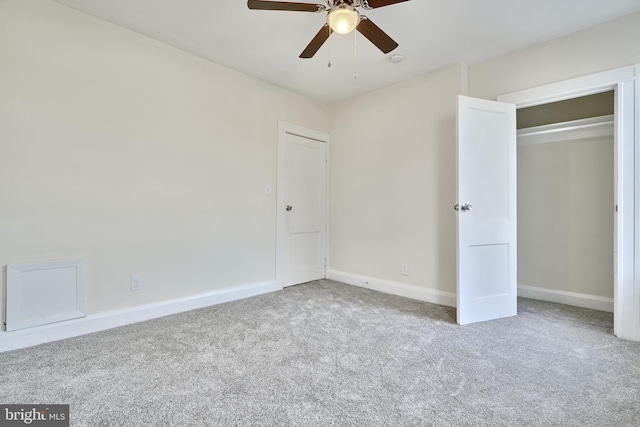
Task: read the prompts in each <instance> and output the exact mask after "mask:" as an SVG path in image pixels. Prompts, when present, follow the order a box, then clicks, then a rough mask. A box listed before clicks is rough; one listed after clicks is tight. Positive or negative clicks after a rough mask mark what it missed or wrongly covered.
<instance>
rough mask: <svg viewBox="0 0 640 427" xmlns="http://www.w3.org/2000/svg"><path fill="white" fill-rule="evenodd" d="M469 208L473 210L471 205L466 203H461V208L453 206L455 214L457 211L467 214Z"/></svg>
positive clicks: (457, 205)
mask: <svg viewBox="0 0 640 427" xmlns="http://www.w3.org/2000/svg"><path fill="white" fill-rule="evenodd" d="M471 208H473V206H472V205H470V204H468V203H463V204H462V206H460V205H459V204H457V203H456V204H455V206H454V207H453V209H454V210H455V211H456V212H457V211H462V212H467V211H470V210H471Z"/></svg>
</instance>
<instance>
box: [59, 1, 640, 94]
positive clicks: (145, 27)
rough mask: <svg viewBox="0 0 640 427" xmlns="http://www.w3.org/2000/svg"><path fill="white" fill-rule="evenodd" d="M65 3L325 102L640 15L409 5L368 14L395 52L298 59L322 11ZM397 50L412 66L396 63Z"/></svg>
mask: <svg viewBox="0 0 640 427" xmlns="http://www.w3.org/2000/svg"><path fill="white" fill-rule="evenodd" d="M57 1H59V2H60V3H63V4H66V5H69V6H71V7H73V8H76V9H79V10H82V11H84V12H87V13H89V14H91V15H94V16H97V17H99V18H102V19H105V20H107V21H110V22H113V23H115V24H118V25H121V26H123V27H126V28H129V29H131V30H134V31H136V32H139V33H142V34H145V35H147V36H149V37H152V38H154V39H157V40H160V41H162V42H165V43H167V44H170V45H172V46H175V47H177V48H180V49H183V50H185V51H188V52H191V53H193V54H196V55H198V56H201V57H203V58H207V59H210V60H211V61H213V62H216V63H218V64H222V65H224V66H227V67H229V68H232V69H235V70H238V71H241V72H243V73H245V74H249V75H251V76H254V77H257V78H258V79H261V80H265V81H267V82H270V83H273V84H275V85H278V86H281V87H283V88H287V89H290V90H292V91H294V92H298V93H300V94H303V95H306V96H309V97H311V98H314V99H317V100H320V101H323V102H326V103H334V102H338V101H341V100H344V99H347V98H350V97H353V96H356V95H359V94H362V93H365V92H369V91H371V90H374V89H378V88H381V87H384V86H388V85H391V84H393V83H397V82H399V81H402V80H406V79H408V78H411V77H414V76H417V75H419V74H423V73H426V72H428V71H431V70H434V69H437V68H440V67H443V66H446V65H449V64H452V63H455V62H458V61H463V62H466V63H469V64H471V63H474V62H476V61H480V60H483V59H487V58H491V57H493V56H497V55H500V54H503V53H506V52H509V51H512V50H516V49H520V48H523V47H526V46H528V45H531V44H534V43H539V42H543V41H545V40H549V39H553V38H555V37H558V36H561V35H564V34H568V33H572V32H574V31H577V30H580V29H583V28H586V27H590V26H592V25H595V24H598V23H601V22H605V21H608V20H611V19H613V18H616V17H619V16H622V15H626V14H629V13H632V12H635V11H638V10H640V0H411V1H407V2H404V3H399V4H395V5H391V6H386V7H382V8H378V9H375V10H371V11H365V12H364V14H365V15H366V16H368V17H369V18H370V19H371V20H372V21H373V22H374V23H376V24H377V25H378V26H379V27H381V28H382V29H383V30H384V31H385V32H386V33H387V34H389V35H390V36H391V37H392V38H393V39H394V40H395V41H396V42H398V43H399V45H400V46H399V47H398V48H397V49H396V50H394V51H393V52H391V53H390V54H387V55H384V54H383V53H382V52H380V51H379V50H378V49H377V48H376V47H374V46H373V45H372V44H371V43H370V42H369V41H368V40H367V39H365V38H364V37H362V36H361V35H360V34H358V33H357V32H354V33H352V34H347V35H340V34H333V35H332V36H331V38H330V39H329V42H327V43H325V45H324V46H323V47H322V48H321V49H320V50H319V51H318V53H317V54H316V55H315V57H314V58H312V59H299V58H298V55H299V54H300V52H302V50H303V49H304V48H305V46H306V45H307V44H308V43H309V41H311V39H312V38H313V36H315V34H316V33H317V32H318V31H319V29H320V28H321V27H322V25H323V24H324V22H325V14H324V13H306V12H283V11H262V10H249V9H248V8H247V3H246V1H245V0H108V1H107V0H57ZM302 1H304V2H307V3H324V1H323V0H322V1H318V2H315V1H312V0H302ZM354 34H357V38H356V37H354ZM354 43H355V44H357V49H354ZM356 50H357V54H356ZM394 53H400V54H402V55H403V56H404V57H405V60H404V61H403V62H401V63H399V64H393V63H391V62H390V61H389V57H390V56H391V55H392V54H394ZM329 57H331V64H332V67H330V68H329V67H327V63H328V61H329ZM354 74H356V75H357V78H354Z"/></svg>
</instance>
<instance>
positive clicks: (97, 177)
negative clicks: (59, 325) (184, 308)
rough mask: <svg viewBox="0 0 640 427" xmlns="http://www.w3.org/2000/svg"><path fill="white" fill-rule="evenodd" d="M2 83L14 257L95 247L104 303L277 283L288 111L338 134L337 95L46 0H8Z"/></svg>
mask: <svg viewBox="0 0 640 427" xmlns="http://www.w3.org/2000/svg"><path fill="white" fill-rule="evenodd" d="M0 94H2V95H1V96H0V150H1V154H0V161H1V167H0V194H1V195H2V208H1V209H0V242H1V244H0V265H7V264H11V263H21V262H30V261H41V260H55V259H67V258H70V257H87V258H88V261H89V292H88V295H89V301H88V307H89V312H90V313H97V312H102V311H106V310H113V309H118V308H123V307H130V306H135V305H139V304H144V303H150V302H155V301H162V300H167V299H171V298H176V297H181V296H187V295H192V294H198V293H203V292H207V291H212V290H217V289H222V288H227V287H231V286H234V285H241V284H248V283H254V282H259V281H267V280H272V279H274V274H275V272H274V264H275V191H274V192H273V194H272V195H270V196H266V195H265V194H264V189H265V185H266V184H270V185H273V186H274V188H275V183H276V150H277V121H278V120H285V121H289V122H293V123H296V124H298V125H301V126H306V127H309V128H314V129H318V130H321V131H325V132H327V131H329V114H328V108H327V107H326V106H325V105H323V104H320V103H317V102H314V101H311V100H309V99H307V98H304V97H302V96H299V95H296V94H293V93H291V92H287V91H285V90H282V89H279V88H276V87H274V86H272V85H269V84H266V83H264V82H261V81H258V80H256V79H253V78H250V77H248V76H246V75H243V74H240V73H237V72H235V71H231V70H229V69H226V68H224V67H221V66H218V65H216V64H213V63H211V62H209V61H205V60H203V59H201V58H198V57H195V56H193V55H190V54H187V53H184V52H181V51H179V50H177V49H174V48H172V47H169V46H167V45H164V44H162V43H159V42H156V41H153V40H151V39H148V38H146V37H144V36H141V35H139V34H136V33H133V32H131V31H128V30H125V29H122V28H120V27H117V26H114V25H112V24H109V23H107V22H104V21H101V20H98V19H95V18H92V17H90V16H88V15H84V14H82V13H79V12H77V11H74V10H72V9H69V8H67V7H65V6H62V5H60V4H57V3H54V2H51V1H45V0H31V1H28V2H26V1H22V0H2V1H0ZM132 274H141V275H143V279H144V289H143V290H142V291H139V292H130V291H129V280H130V276H131V275H132Z"/></svg>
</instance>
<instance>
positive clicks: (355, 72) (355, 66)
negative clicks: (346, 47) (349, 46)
mask: <svg viewBox="0 0 640 427" xmlns="http://www.w3.org/2000/svg"><path fill="white" fill-rule="evenodd" d="M357 78H358V33H357V32H356V31H354V32H353V79H354V80H356V79H357Z"/></svg>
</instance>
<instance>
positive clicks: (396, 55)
mask: <svg viewBox="0 0 640 427" xmlns="http://www.w3.org/2000/svg"><path fill="white" fill-rule="evenodd" d="M389 61H391V62H393V63H394V64H397V63H399V62H402V61H404V56H402V55H400V54H399V53H394V54H393V55H391V56H390V57H389Z"/></svg>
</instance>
